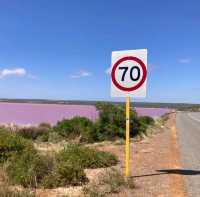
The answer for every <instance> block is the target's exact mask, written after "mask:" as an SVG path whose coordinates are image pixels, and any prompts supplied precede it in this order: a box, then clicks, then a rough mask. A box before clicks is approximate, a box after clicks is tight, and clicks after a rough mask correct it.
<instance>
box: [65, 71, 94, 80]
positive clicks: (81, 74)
mask: <svg viewBox="0 0 200 197" xmlns="http://www.w3.org/2000/svg"><path fill="white" fill-rule="evenodd" d="M90 76H92V73H91V72H88V71H85V70H81V71H79V72H77V73H76V74H72V75H70V76H69V77H70V78H72V79H78V78H82V77H90Z"/></svg>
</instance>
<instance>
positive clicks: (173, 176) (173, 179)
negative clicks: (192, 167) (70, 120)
mask: <svg viewBox="0 0 200 197" xmlns="http://www.w3.org/2000/svg"><path fill="white" fill-rule="evenodd" d="M175 116H176V115H175V114H171V115H170V118H169V120H168V121H167V123H166V124H165V126H164V127H163V128H162V129H161V130H162V131H159V132H158V133H156V134H154V135H152V136H151V137H149V138H146V139H145V140H143V141H141V142H136V143H134V144H131V175H132V176H133V177H134V181H135V185H136V188H135V189H134V190H133V191H124V192H122V193H121V194H120V195H118V196H127V197H129V196H130V197H133V196H135V197H157V196H159V197H184V196H186V192H185V187H184V178H183V176H182V175H181V174H180V172H179V171H178V170H177V169H181V164H180V155H179V151H178V144H177V136H176V121H175ZM106 149H107V150H109V151H111V152H114V153H115V154H117V155H118V156H119V158H120V162H121V169H122V170H123V171H124V146H121V147H120V146H118V147H116V146H115V147H114V146H110V147H106Z"/></svg>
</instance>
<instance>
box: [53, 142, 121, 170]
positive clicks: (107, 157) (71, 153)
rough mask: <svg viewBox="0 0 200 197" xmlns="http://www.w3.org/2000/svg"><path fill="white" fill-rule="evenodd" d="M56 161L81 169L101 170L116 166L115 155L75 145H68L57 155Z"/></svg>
mask: <svg viewBox="0 0 200 197" xmlns="http://www.w3.org/2000/svg"><path fill="white" fill-rule="evenodd" d="M57 161H58V162H61V163H63V162H64V163H65V162H66V163H70V164H72V165H78V166H81V167H82V168H102V167H109V166H112V165H116V164H117V158H116V156H115V155H113V154H111V153H108V152H103V151H97V150H95V149H92V148H88V147H84V146H81V145H77V144H69V145H68V146H67V147H66V148H65V149H64V150H62V151H61V152H60V153H59V154H58V155H57Z"/></svg>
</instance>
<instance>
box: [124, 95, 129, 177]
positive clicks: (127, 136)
mask: <svg viewBox="0 0 200 197" xmlns="http://www.w3.org/2000/svg"><path fill="white" fill-rule="evenodd" d="M129 162H130V97H126V145H125V176H126V177H129V175H130V170H129Z"/></svg>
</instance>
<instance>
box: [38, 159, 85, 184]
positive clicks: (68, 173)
mask: <svg viewBox="0 0 200 197" xmlns="http://www.w3.org/2000/svg"><path fill="white" fill-rule="evenodd" d="M87 181H88V179H87V177H86V174H85V173H84V169H83V168H82V167H81V166H79V165H78V164H76V165H72V164H70V163H68V162H58V163H56V166H55V170H54V171H52V172H51V173H50V174H48V175H47V176H45V177H44V179H43V180H42V183H41V185H42V186H43V187H44V188H55V187H63V186H66V185H73V186H75V185H82V184H83V183H85V182H87Z"/></svg>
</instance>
